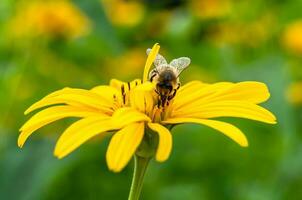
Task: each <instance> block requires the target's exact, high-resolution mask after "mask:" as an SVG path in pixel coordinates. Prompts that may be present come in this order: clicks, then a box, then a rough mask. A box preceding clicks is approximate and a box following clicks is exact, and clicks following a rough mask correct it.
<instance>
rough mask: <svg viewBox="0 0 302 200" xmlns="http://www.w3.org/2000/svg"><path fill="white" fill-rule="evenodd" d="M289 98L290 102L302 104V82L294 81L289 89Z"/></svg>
mask: <svg viewBox="0 0 302 200" xmlns="http://www.w3.org/2000/svg"><path fill="white" fill-rule="evenodd" d="M286 95H287V99H288V101H289V102H290V103H292V104H295V105H299V104H302V82H296V83H292V84H291V85H290V86H289V87H288V90H287V94H286Z"/></svg>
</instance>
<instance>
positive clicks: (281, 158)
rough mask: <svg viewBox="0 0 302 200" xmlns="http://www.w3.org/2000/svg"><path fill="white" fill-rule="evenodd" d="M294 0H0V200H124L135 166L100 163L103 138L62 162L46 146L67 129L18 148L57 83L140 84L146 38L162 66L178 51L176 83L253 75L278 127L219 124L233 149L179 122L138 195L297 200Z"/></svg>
mask: <svg viewBox="0 0 302 200" xmlns="http://www.w3.org/2000/svg"><path fill="white" fill-rule="evenodd" d="M301 10H302V1H300V0H287V1H281V0H269V1H262V0H242V1H238V0H193V1H184V0H145V1H130V0H128V1H126V0H90V1H83V0H75V1H64V0H60V1H26V0H23V1H22V0H1V3H0V97H1V98H0V110H1V112H0V199H3V200H4V199H5V200H19V199H20V200H21V199H22V200H23V199H24V200H35V199H43V200H44V199H45V200H52V199H56V200H57V199H74V200H76V199H92V200H94V199H126V198H127V196H128V191H129V187H130V182H131V176H132V169H133V161H132V162H131V163H130V164H129V165H128V166H127V167H126V168H125V169H124V170H123V171H122V172H121V173H119V174H114V173H112V172H109V171H108V169H107V166H106V163H105V152H106V147H107V145H108V139H109V138H105V139H103V140H101V139H98V138H96V139H93V140H92V141H90V142H88V143H86V144H84V145H82V146H81V148H79V149H78V150H76V151H75V152H74V153H72V154H71V155H70V156H68V157H67V158H65V159H63V160H58V159H56V158H54V157H53V155H52V151H53V148H54V146H55V141H56V139H57V138H58V136H59V135H60V133H62V132H63V130H64V129H65V128H66V127H67V126H68V124H70V122H71V121H70V120H62V121H60V122H57V123H54V124H51V125H49V126H47V127H45V128H42V129H40V130H38V131H37V132H36V133H35V134H33V136H32V137H31V138H30V140H29V141H28V142H27V143H26V145H25V147H24V148H23V149H22V150H21V149H19V148H18V147H17V144H16V143H17V136H18V129H19V127H20V126H21V125H22V124H23V123H24V122H25V121H26V120H27V119H28V118H29V117H28V116H24V115H23V111H24V110H25V109H26V108H27V107H28V106H29V105H31V104H32V103H33V102H35V101H37V100H39V99H40V98H42V97H43V96H45V95H46V94H48V93H50V92H52V91H54V90H57V89H61V88H63V87H66V86H68V87H78V88H85V89H89V88H92V87H94V86H96V85H100V84H107V83H108V82H109V80H110V79H111V78H119V79H122V80H125V81H128V80H131V79H132V78H135V77H141V76H142V72H143V66H144V62H145V59H146V55H145V50H146V48H148V47H151V46H152V45H153V44H154V43H155V42H159V43H160V45H161V54H163V55H164V56H165V57H167V58H168V60H171V59H172V58H175V57H180V56H188V57H190V58H191V59H192V65H191V66H190V69H189V70H186V71H185V72H184V73H183V74H182V77H181V79H182V80H181V81H182V83H185V82H188V81H190V80H194V79H198V80H202V81H205V82H210V83H213V82H217V81H234V82H236V81H245V80H257V81H262V82H265V83H266V84H267V85H268V86H269V88H270V91H271V98H270V100H269V101H268V102H267V103H265V105H264V106H265V107H267V108H269V109H270V110H271V111H272V112H273V113H275V114H276V116H277V118H278V124H277V125H266V124H262V123H259V122H254V121H248V120H241V119H225V120H226V121H229V122H232V123H233V124H235V125H237V126H238V127H239V128H240V129H242V130H243V132H244V133H245V134H246V135H247V137H248V139H249V143H250V146H249V147H248V148H241V147H240V146H239V145H237V144H236V143H234V142H232V141H231V140H230V139H228V138H227V137H225V136H223V135H222V134H220V133H218V132H216V131H215V130H212V129H210V128H207V127H202V126H197V125H183V126H177V127H176V128H175V129H174V132H173V136H174V137H173V138H174V139H173V140H174V144H173V152H172V155H171V157H170V159H169V160H168V161H167V162H165V163H157V162H155V161H152V162H151V165H150V166H149V168H148V171H147V175H146V179H145V184H144V188H143V194H142V197H141V198H142V199H146V200H153V199H163V200H168V199H173V200H174V199H176V200H177V199H190V200H191V199H192V200H195V199H219V200H224V199H225V200H228V199H229V200H279V199H291V200H293V199H302V189H301V188H302V145H301V144H302V143H301V142H302V134H301V129H302V123H301V121H302V114H301V111H302V106H301V105H302V15H301Z"/></svg>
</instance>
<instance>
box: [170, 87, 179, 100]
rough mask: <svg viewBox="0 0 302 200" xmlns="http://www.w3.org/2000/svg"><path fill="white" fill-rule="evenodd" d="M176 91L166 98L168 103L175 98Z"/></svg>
mask: <svg viewBox="0 0 302 200" xmlns="http://www.w3.org/2000/svg"><path fill="white" fill-rule="evenodd" d="M176 91H177V89H174V91H173V94H172V95H171V96H169V97H168V100H169V101H170V100H171V99H173V98H174V97H175V95H176Z"/></svg>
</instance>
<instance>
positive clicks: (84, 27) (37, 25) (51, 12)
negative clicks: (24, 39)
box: [10, 0, 90, 38]
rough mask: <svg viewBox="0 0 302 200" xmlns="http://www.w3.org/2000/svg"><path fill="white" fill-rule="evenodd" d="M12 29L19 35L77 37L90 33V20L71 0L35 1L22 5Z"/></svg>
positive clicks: (13, 19) (13, 20) (11, 24)
mask: <svg viewBox="0 0 302 200" xmlns="http://www.w3.org/2000/svg"><path fill="white" fill-rule="evenodd" d="M10 30H11V34H12V35H14V36H17V37H20V36H28V37H32V36H47V37H66V38H76V37H80V36H83V35H85V34H87V33H89V31H90V21H89V19H88V18H87V17H86V16H85V15H84V14H83V13H82V12H81V11H80V10H79V9H78V8H77V7H76V6H75V5H74V4H72V3H71V2H70V1H67V0H60V1H59V0H54V1H33V2H29V3H26V4H22V5H20V7H19V9H18V10H17V13H16V15H15V16H14V17H13V18H12V20H11V22H10Z"/></svg>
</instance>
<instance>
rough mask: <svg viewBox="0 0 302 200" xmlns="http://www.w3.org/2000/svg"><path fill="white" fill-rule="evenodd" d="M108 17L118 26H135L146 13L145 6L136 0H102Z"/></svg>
mask: <svg viewBox="0 0 302 200" xmlns="http://www.w3.org/2000/svg"><path fill="white" fill-rule="evenodd" d="M100 1H101V3H102V5H103V7H104V10H105V13H106V15H107V17H108V19H109V20H110V21H111V23H112V24H114V25H117V26H135V25H137V24H139V23H140V22H141V21H142V19H143V17H144V14H145V9H144V6H143V5H142V4H141V3H139V2H136V1H125V0H100Z"/></svg>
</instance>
